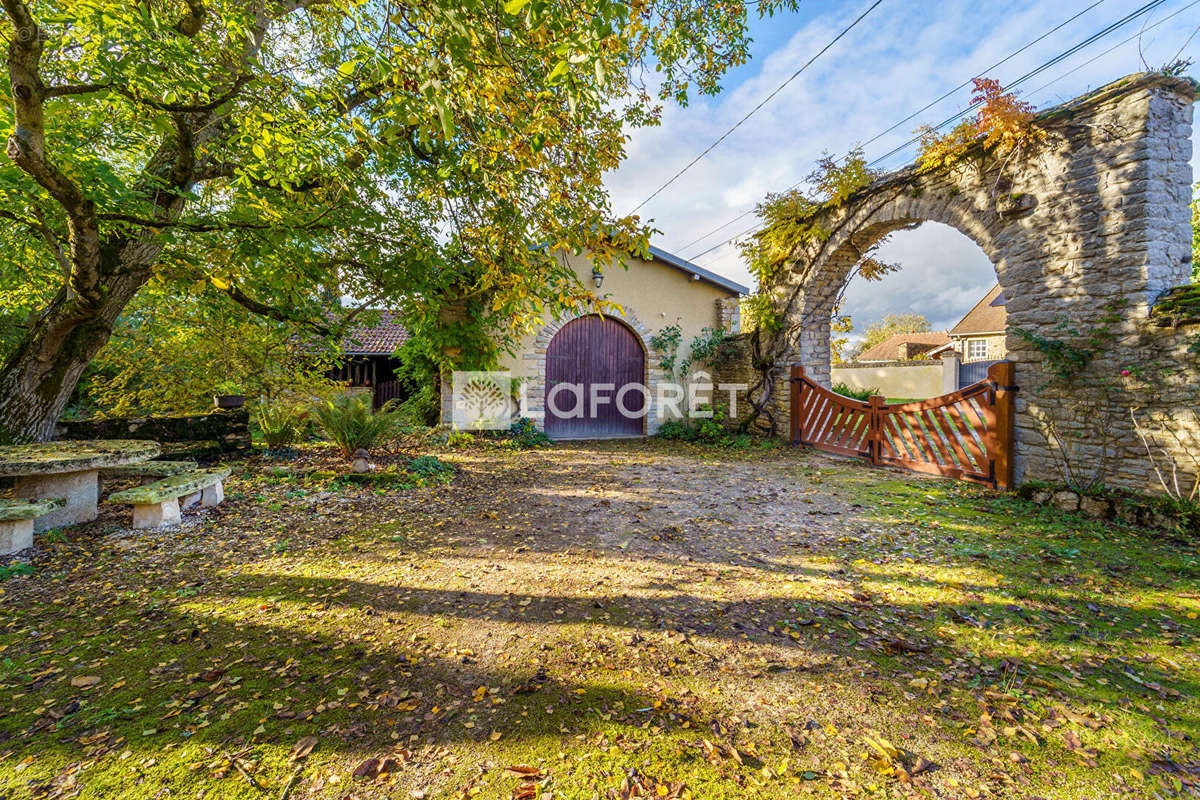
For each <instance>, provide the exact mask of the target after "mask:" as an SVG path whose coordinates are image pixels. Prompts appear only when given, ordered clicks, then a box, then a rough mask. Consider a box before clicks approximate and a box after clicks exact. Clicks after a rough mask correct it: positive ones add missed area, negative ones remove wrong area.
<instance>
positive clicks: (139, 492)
mask: <svg viewBox="0 0 1200 800" xmlns="http://www.w3.org/2000/svg"><path fill="white" fill-rule="evenodd" d="M230 471H231V470H230V468H229V467H217V468H215V469H201V470H195V471H193V472H181V473H179V474H178V475H171V476H170V477H167V478H163V479H162V480H160V481H155V482H154V483H147V484H146V485H144V486H135V487H134V488H132V489H126V490H125V491H123V492H115V493H113V494H110V495H109V496H108V502H109V503H132V504H133V505H135V506H145V505H153V504H156V503H162V502H163V501H165V500H173V499H175V498H179V497H184V496H186V495H190V494H193V493H195V492H198V491H200V490H201V489H205V488H207V487H209V486H212V485H214V484H217V483H220V482H221V481H223V480H225V479H226V478H228V477H229V473H230Z"/></svg>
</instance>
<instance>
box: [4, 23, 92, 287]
mask: <svg viewBox="0 0 1200 800" xmlns="http://www.w3.org/2000/svg"><path fill="white" fill-rule="evenodd" d="M0 6H2V7H3V8H4V10H5V11H6V12H8V16H9V18H10V19H11V20H12V22H13V27H14V31H13V34H14V35H13V37H12V38H11V39H10V40H9V43H8V77H9V84H10V86H11V88H12V96H13V112H14V114H13V116H14V123H15V124H14V126H13V132H12V134H11V135H10V136H9V137H8V146H7V147H6V149H5V152H6V153H7V155H8V157H9V158H10V159H12V161H13V163H14V164H16V165H17V166H18V167H19V168H20V169H21V170H22V171H24V172H25V173H26V174H27V175H29V176H30V177H31V178H33V179H34V180H35V181H36V182H37V183H38V185H40V186H41V187H42V188H44V189H45V190H46V191H47V192H49V194H50V196H51V197H52V198H54V200H55V202H57V203H58V204H59V205H60V206H62V208H63V210H64V211H65V212H66V215H67V226H68V229H69V231H70V242H71V265H72V274H71V281H70V287H71V288H72V289H73V290H74V291H75V292H76V293H78V294H79V295H80V296H81V297H83V298H84V299H85V300H87V301H88V302H96V301H98V300H99V299H100V290H99V282H100V232H99V224H98V222H97V220H96V209H95V205H94V203H93V202H92V201H91V200H89V199H88V198H87V197H85V196H84V194H83V192H82V191H81V190H80V188H79V186H77V185H76V184H75V182H74V181H72V180H71V179H70V178H68V177H67V176H66V175H65V174H63V172H62V171H61V170H59V169H58V167H56V166H55V165H54V164H53V162H51V160H50V159H49V158H48V157H47V155H46V131H45V114H44V111H43V108H42V97H43V92H44V91H45V85H44V84H43V83H42V78H41V74H40V72H39V68H40V62H41V58H42V49H43V41H44V40H43V37H42V31H41V29H40V28H39V27H38V24H37V21H36V20H35V19H34V17H33V14H32V13H31V12H30V10H29V7H28V6H27V5H26V3H25V2H23V0H0Z"/></svg>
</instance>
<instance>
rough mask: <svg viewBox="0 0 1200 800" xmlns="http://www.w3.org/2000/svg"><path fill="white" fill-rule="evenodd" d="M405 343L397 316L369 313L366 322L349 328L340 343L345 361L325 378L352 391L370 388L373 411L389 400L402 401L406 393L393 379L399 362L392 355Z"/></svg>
mask: <svg viewBox="0 0 1200 800" xmlns="http://www.w3.org/2000/svg"><path fill="white" fill-rule="evenodd" d="M368 323H370V324H368ZM407 340H408V331H406V330H405V329H404V326H403V325H401V324H400V321H399V319H398V317H397V315H396V314H394V313H392V312H391V311H382V310H372V311H370V312H369V314H368V317H367V319H366V320H364V321H361V322H355V323H354V324H352V325H351V326H350V328H349V330H348V331H347V332H346V335H345V336H344V337H343V339H342V343H341V351H342V354H343V356H344V358H343V359H342V361H341V362H340V363H339V365H338V366H337V367H334V368H333V369H331V370H330V371H329V372H328V374H327V377H328V378H330V379H332V380H335V381H345V382H346V383H347V384H348V385H349V386H350V387H351V388H352V389H363V390H367V389H369V390H370V391H371V394H372V397H373V399H374V405H375V407H376V408H379V407H380V406H382V405H383V404H384V403H386V402H387V401H388V400H402V399H404V397H405V396H406V394H407V393H406V392H405V390H404V387H403V385H402V383H401V382H400V381H398V380H396V369H397V368H399V366H400V361H399V360H398V359H397V358H396V356H395V353H396V351H397V350H398V349H399V348H400V345H402V344H404V342H405V341H407Z"/></svg>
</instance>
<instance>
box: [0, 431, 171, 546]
mask: <svg viewBox="0 0 1200 800" xmlns="http://www.w3.org/2000/svg"><path fill="white" fill-rule="evenodd" d="M161 452H162V448H161V447H159V444H158V442H148V441H142V440H138V439H102V440H92V441H59V442H46V443H44V444H18V445H9V446H6V447H0V477H11V478H15V479H16V481H15V485H14V486H13V496H14V497H17V498H19V499H24V500H43V499H45V500H52V499H55V498H61V499H63V500H64V501H65V503H64V505H62V506H61V507H59V508H56V509H55V510H54V511H51V512H50V513H49V514H46V515H45V516H41V517H38V518H37V519H36V520H34V530H35V531H38V532H41V531H46V530H49V529H51V528H59V527H62V526H63V525H75V524H78V523H80V522H89V521H91V520H93V519H95V518H96V503H97V501H98V500H99V494H100V489H99V471H100V470H101V469H103V468H107V467H122V466H125V465H127V464H138V463H141V462H143V461H149V460H150V459H152V458H154V457H155V456H157V455H159V453H161Z"/></svg>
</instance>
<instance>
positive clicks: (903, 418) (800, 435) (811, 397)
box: [791, 361, 1015, 488]
mask: <svg viewBox="0 0 1200 800" xmlns="http://www.w3.org/2000/svg"><path fill="white" fill-rule="evenodd" d="M1013 373H1014V370H1013V367H1012V363H1011V362H1007V361H1001V362H998V363H997V364H994V365H992V367H990V368H989V369H988V378H987V380H984V381H980V382H978V383H975V384H972V385H971V386H968V387H966V388H964V389H961V390H959V391H957V392H951V393H949V394H945V395H942V396H940V397H933V398H930V399H928V400H920V401H916V402H912V403H901V404H897V405H888V404H886V403H885V402H883V399H882V398H879V397H873V398H871V400H870V402H869V403H863V402H861V401H858V400H854V399H853V398H849V397H843V396H841V395H839V394H836V393H834V392H832V391H830V390H829V389H827V388H825V387H823V386H820V385H819V384H817V383H815V382H813V381H812V380H811V379H810V378H808V377H806V376H805V374H804V368H803V367H800V366H795V367H793V368H792V392H793V395H792V396H793V401H792V403H791V409H792V430H793V432H795V433H794V437H795V441H797V442H798V443H802V444H807V445H810V446H812V447H815V448H817V449H819V450H826V451H828V452H832V453H839V454H843V455H857V456H860V457H864V458H867V459H870V460H872V462H873V463H883V464H894V465H897V466H903V467H906V468H908V469H911V470H914V471H917V472H926V473H931V474H936V475H946V476H949V477H954V478H961V479H964V480H973V481H979V482H982V483H989V484H991V485H999V486H1004V487H1006V488H1008V487H1010V486H1011V484H1012V456H1011V451H1012V431H1013V424H1012V416H1013V403H1012V392H1013V391H1015V387H1014V386H1012V385H1011V384H1012V382H1013Z"/></svg>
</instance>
